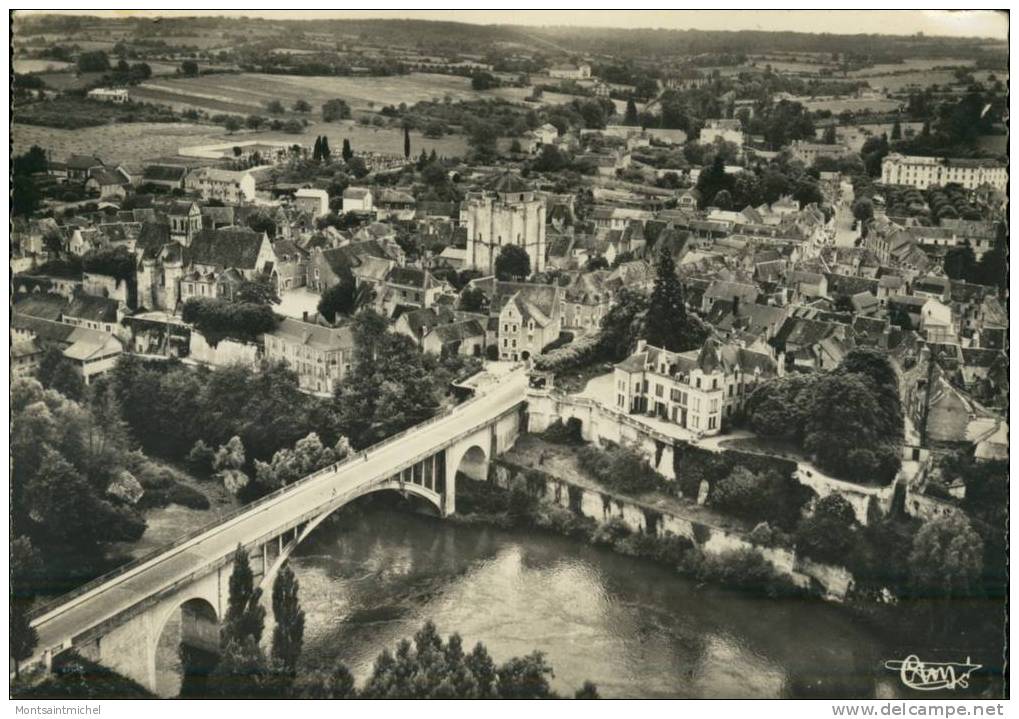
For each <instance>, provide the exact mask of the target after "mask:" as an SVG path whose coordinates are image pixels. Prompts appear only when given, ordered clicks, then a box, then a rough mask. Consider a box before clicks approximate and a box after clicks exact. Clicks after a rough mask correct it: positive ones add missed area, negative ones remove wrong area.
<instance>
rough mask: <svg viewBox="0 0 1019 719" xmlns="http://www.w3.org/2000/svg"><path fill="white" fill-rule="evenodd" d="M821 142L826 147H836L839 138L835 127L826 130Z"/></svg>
mask: <svg viewBox="0 0 1019 719" xmlns="http://www.w3.org/2000/svg"><path fill="white" fill-rule="evenodd" d="M821 141H822V142H823V143H824V144H826V145H834V144H835V143H836V142H838V138H837V137H836V135H835V125H828V127H826V128H824V135H822V136H821Z"/></svg>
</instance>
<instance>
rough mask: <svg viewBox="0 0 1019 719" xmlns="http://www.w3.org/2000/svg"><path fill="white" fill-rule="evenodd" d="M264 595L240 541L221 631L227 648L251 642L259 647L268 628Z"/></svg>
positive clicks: (235, 554)
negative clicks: (257, 584)
mask: <svg viewBox="0 0 1019 719" xmlns="http://www.w3.org/2000/svg"><path fill="white" fill-rule="evenodd" d="M261 598H262V590H261V589H260V588H258V587H256V586H255V575H254V574H253V573H252V571H251V564H250V562H249V561H248V553H247V552H245V551H244V549H243V548H241V546H240V545H239V544H238V545H237V551H235V552H234V561H233V571H232V572H231V573H230V596H229V599H228V600H227V609H226V615H225V616H224V618H223V627H222V629H221V630H220V640H219V641H220V646H221V647H222V648H223V649H227V648H229V647H230V645H231V644H235V645H237V646H240V647H243V646H244V645H245V644H246V643H247V642H249V641H250V642H254V644H255V646H256V647H257V646H258V643H259V642H260V641H261V640H262V631H263V630H264V629H265V608H264V607H263V606H262V605H261V602H260V600H261Z"/></svg>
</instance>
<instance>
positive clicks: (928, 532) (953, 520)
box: [909, 513, 983, 599]
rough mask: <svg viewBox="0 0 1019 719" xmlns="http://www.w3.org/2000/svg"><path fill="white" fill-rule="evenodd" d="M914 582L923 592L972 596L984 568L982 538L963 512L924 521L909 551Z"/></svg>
mask: <svg viewBox="0 0 1019 719" xmlns="http://www.w3.org/2000/svg"><path fill="white" fill-rule="evenodd" d="M909 562H910V566H911V571H912V579H913V584H914V586H915V587H916V589H917V591H919V592H920V593H921V594H922V595H925V596H937V597H944V598H946V599H947V598H952V597H968V596H972V593H973V591H974V588H975V584H976V580H977V578H978V577H979V576H980V572H981V571H982V569H983V542H982V541H981V539H980V536H979V535H978V534H977V533H976V532H975V531H974V530H973V527H972V526H971V525H970V522H969V520H968V519H967V518H966V517H965V515H962V514H959V513H953V514H950V515H948V516H947V517H938V518H936V519H932V520H930V521H928V522H926V523H925V524H924V525H923V526H922V527H921V528H920V531H919V532H917V533H916V536H915V537H914V538H913V549H912V551H911V552H910V555H909Z"/></svg>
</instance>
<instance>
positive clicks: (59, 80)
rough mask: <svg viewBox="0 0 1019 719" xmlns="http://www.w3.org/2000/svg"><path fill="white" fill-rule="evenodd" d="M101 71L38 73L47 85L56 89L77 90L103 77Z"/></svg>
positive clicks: (37, 75)
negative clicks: (77, 73)
mask: <svg viewBox="0 0 1019 719" xmlns="http://www.w3.org/2000/svg"><path fill="white" fill-rule="evenodd" d="M102 76H103V73H101V72H86V73H83V74H82V75H79V76H76V75H75V74H74V73H73V72H40V73H37V74H36V77H38V78H39V79H40V80H42V81H43V82H44V83H46V86H47V87H51V88H53V89H54V90H77V89H79V88H83V87H85V86H86V85H88V84H90V83H93V82H96V81H97V80H99V79H101V78H102Z"/></svg>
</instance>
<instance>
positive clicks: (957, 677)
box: [885, 654, 982, 692]
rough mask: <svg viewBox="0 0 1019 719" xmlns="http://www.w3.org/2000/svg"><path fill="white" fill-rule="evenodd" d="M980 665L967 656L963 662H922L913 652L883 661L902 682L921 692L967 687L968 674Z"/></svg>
mask: <svg viewBox="0 0 1019 719" xmlns="http://www.w3.org/2000/svg"><path fill="white" fill-rule="evenodd" d="M981 666H982V665H981V664H972V663H971V662H970V659H969V657H966V661H965V662H922V661H920V658H919V657H918V656H916V655H915V654H910V655H909V656H908V657H906V658H905V659H903V660H901V661H900V660H898V659H889V660H887V661H885V668H886V669H891V670H892V671H896V672H898V673H899V678H900V679H901V680H902V683H903V684H905V685H906V686H907V687H909V688H910V689H916V690H918V691H922V692H933V691H937V690H939V689H956V688H961V689H967V688H968V687H969V675H970V674H972V673H973V672H975V671H976V670H977V669H980V668H981Z"/></svg>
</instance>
